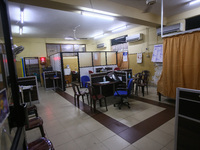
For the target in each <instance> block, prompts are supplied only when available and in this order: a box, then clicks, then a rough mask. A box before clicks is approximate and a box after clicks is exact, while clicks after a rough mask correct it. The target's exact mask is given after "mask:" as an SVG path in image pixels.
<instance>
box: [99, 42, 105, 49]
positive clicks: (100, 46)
mask: <svg viewBox="0 0 200 150" xmlns="http://www.w3.org/2000/svg"><path fill="white" fill-rule="evenodd" d="M105 47H106V45H105V44H104V43H100V44H97V48H105Z"/></svg>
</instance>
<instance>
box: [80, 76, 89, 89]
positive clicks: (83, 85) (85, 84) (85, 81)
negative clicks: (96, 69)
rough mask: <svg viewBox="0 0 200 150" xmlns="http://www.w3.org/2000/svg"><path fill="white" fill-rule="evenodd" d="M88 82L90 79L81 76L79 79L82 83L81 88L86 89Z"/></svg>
mask: <svg viewBox="0 0 200 150" xmlns="http://www.w3.org/2000/svg"><path fill="white" fill-rule="evenodd" d="M88 81H90V78H89V77H88V76H86V75H85V76H82V77H81V82H82V87H85V88H87V87H88Z"/></svg>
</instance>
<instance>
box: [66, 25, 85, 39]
mask: <svg viewBox="0 0 200 150" xmlns="http://www.w3.org/2000/svg"><path fill="white" fill-rule="evenodd" d="M80 26H81V25H78V26H76V27H75V28H74V29H73V36H69V37H66V38H65V39H66V40H81V39H82V40H85V39H87V38H77V36H76V30H77V28H79V27H80Z"/></svg>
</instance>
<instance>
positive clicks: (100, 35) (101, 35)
mask: <svg viewBox="0 0 200 150" xmlns="http://www.w3.org/2000/svg"><path fill="white" fill-rule="evenodd" d="M103 36H104V34H99V35H97V36H95V37H94V39H99V38H101V37H103Z"/></svg>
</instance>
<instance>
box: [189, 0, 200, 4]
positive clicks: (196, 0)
mask: <svg viewBox="0 0 200 150" xmlns="http://www.w3.org/2000/svg"><path fill="white" fill-rule="evenodd" d="M199 2H200V0H194V1H191V2H190V3H189V4H190V5H193V4H196V3H199Z"/></svg>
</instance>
